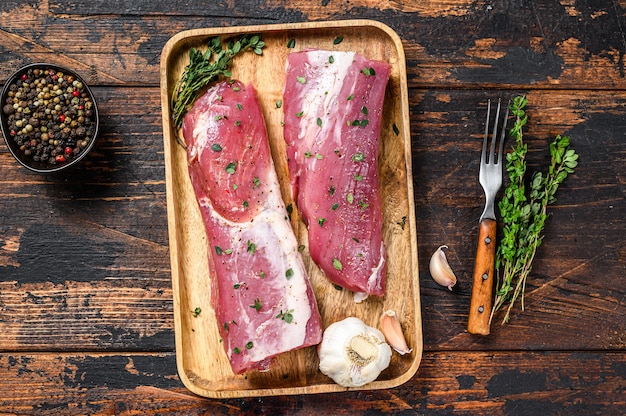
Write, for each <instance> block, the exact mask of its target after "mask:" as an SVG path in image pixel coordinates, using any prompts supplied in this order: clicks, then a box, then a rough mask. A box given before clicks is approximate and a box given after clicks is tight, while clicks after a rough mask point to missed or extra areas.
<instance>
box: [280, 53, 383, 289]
mask: <svg viewBox="0 0 626 416" xmlns="http://www.w3.org/2000/svg"><path fill="white" fill-rule="evenodd" d="M390 70H391V67H390V65H389V64H387V63H384V62H378V61H372V60H368V59H367V58H365V57H363V56H362V55H359V54H356V53H353V52H336V51H333V52H331V51H324V50H308V51H303V52H294V53H291V54H290V55H289V56H288V58H287V69H286V71H287V73H286V82H285V89H284V96H283V109H284V112H285V126H284V134H285V141H286V143H287V157H288V160H289V171H290V175H291V184H292V192H293V194H294V198H295V199H296V202H297V204H298V208H299V209H300V212H301V213H302V217H303V220H304V221H305V223H306V224H307V227H308V231H309V250H310V252H311V257H312V258H313V260H314V261H315V263H317V264H318V265H319V266H320V268H321V269H322V270H323V271H324V273H325V274H326V275H327V276H328V278H329V279H330V280H331V281H332V282H334V283H336V284H337V285H339V286H342V287H344V288H347V289H350V290H352V291H354V292H356V294H355V300H357V301H360V300H362V299H364V298H365V297H367V295H376V296H382V295H383V294H384V292H385V272H386V266H385V256H386V253H385V245H384V243H383V239H382V222H383V218H382V207H381V197H380V186H379V179H378V146H379V141H380V136H379V135H380V125H381V117H382V111H383V100H384V96H385V88H386V86H387V82H388V80H389V75H390Z"/></svg>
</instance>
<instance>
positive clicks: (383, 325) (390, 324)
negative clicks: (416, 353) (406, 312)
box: [380, 310, 413, 355]
mask: <svg viewBox="0 0 626 416" xmlns="http://www.w3.org/2000/svg"><path fill="white" fill-rule="evenodd" d="M380 330H381V332H382V333H383V334H384V335H385V338H386V339H387V342H388V343H389V345H391V347H392V348H393V349H394V350H396V352H398V353H399V354H400V355H404V354H409V353H410V352H411V351H413V350H412V349H410V348H409V346H408V345H407V344H406V339H405V338H404V333H403V332H402V326H401V325H400V320H399V319H398V315H396V313H395V311H392V310H388V311H385V312H383V316H382V317H381V318H380Z"/></svg>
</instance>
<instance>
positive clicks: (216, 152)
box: [183, 81, 322, 373]
mask: <svg viewBox="0 0 626 416" xmlns="http://www.w3.org/2000/svg"><path fill="white" fill-rule="evenodd" d="M183 136H184V137H185V142H186V144H187V157H188V164H189V174H190V177H191V182H192V184H193V187H194V191H195V195H196V198H197V201H198V204H199V207H200V210H201V213H202V217H203V220H204V224H205V227H206V232H207V237H208V252H209V255H208V256H209V269H210V272H211V275H212V276H213V277H214V278H212V279H211V285H212V286H211V289H212V302H213V306H214V309H215V312H216V316H217V320H218V323H219V326H220V332H221V336H222V339H223V344H224V348H225V351H226V354H227V355H228V358H229V360H230V363H231V366H232V369H233V371H234V372H235V373H243V372H245V371H247V370H250V369H260V370H266V369H268V368H269V367H268V366H269V361H270V359H271V358H272V357H274V356H276V355H277V354H280V353H283V352H286V351H290V350H293V349H297V348H302V347H305V346H310V345H315V344H318V343H319V342H320V341H321V335H322V328H321V319H320V315H319V312H318V309H317V303H316V300H315V297H314V295H313V291H312V288H311V285H310V283H309V280H308V276H307V273H306V270H305V267H304V263H303V261H302V258H301V256H300V253H299V252H298V242H297V240H296V237H295V235H294V233H293V230H292V228H291V224H290V222H289V218H288V214H287V210H286V209H285V204H284V202H283V200H282V196H281V193H280V188H279V184H278V179H277V176H276V171H275V169H274V164H273V161H272V158H271V154H270V149H269V143H268V139H267V133H266V129H265V122H264V119H263V115H262V113H261V109H260V107H259V105H258V102H257V98H256V92H255V90H254V88H253V87H252V85H249V86H247V87H245V86H244V85H243V84H241V83H240V82H236V81H235V82H232V81H231V82H221V83H219V84H217V85H215V86H213V87H212V88H210V89H209V90H208V91H207V92H206V93H205V94H204V95H203V96H202V97H200V98H199V99H198V100H197V101H196V103H195V104H194V107H193V109H192V110H191V111H190V112H189V113H188V114H187V115H186V116H185V119H184V122H183Z"/></svg>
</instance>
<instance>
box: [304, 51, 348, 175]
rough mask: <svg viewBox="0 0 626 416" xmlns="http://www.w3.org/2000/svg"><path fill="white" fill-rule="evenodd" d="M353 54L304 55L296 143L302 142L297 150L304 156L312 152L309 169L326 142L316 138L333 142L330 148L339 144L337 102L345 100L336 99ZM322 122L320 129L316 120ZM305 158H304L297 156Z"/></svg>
mask: <svg viewBox="0 0 626 416" xmlns="http://www.w3.org/2000/svg"><path fill="white" fill-rule="evenodd" d="M331 55H332V56H333V58H334V62H333V63H332V64H331V63H329V57H330V56H331ZM354 56H355V53H354V52H328V51H310V52H308V53H307V58H308V61H307V63H306V70H305V75H304V77H305V79H306V84H304V88H302V89H301V91H300V96H299V97H298V100H297V101H298V102H301V103H302V121H301V123H300V125H301V126H302V127H303V128H301V129H300V132H299V134H298V139H299V140H302V142H300V144H299V145H298V149H299V150H301V151H302V152H303V153H304V152H312V157H311V158H310V163H311V168H313V169H314V168H315V162H316V160H317V159H316V158H315V157H314V156H315V151H316V149H319V148H321V147H322V146H323V145H325V146H328V142H326V143H321V142H320V141H319V138H326V139H327V138H329V137H332V138H333V144H334V145H335V146H338V145H340V144H341V126H337V123H343V117H339V115H340V113H339V112H340V111H341V106H340V105H338V100H341V99H342V98H343V99H344V100H345V99H347V97H339V92H340V91H341V90H342V88H344V87H345V85H344V84H345V79H346V76H347V74H348V70H349V69H350V67H351V66H352V63H353V61H354ZM318 118H320V119H321V120H322V126H321V127H320V126H319V125H318V124H317V119H318ZM299 156H300V157H304V155H299Z"/></svg>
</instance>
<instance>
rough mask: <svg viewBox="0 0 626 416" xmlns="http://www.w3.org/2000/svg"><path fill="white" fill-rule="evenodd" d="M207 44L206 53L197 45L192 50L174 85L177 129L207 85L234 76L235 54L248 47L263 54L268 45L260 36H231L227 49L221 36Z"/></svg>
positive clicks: (211, 39) (172, 104) (174, 118)
mask: <svg viewBox="0 0 626 416" xmlns="http://www.w3.org/2000/svg"><path fill="white" fill-rule="evenodd" d="M207 44H208V48H207V50H206V52H204V53H202V51H200V50H198V49H196V48H191V49H190V50H189V65H187V66H186V67H185V70H184V71H183V73H182V75H181V77H180V79H179V80H178V81H177V82H176V85H175V86H174V91H173V93H172V100H171V103H170V106H171V109H172V118H173V121H174V125H175V126H176V128H177V129H178V128H180V126H181V125H182V124H183V117H184V116H185V114H186V113H187V111H188V110H189V108H190V107H191V106H192V105H193V103H194V101H195V100H196V98H197V97H198V95H199V94H200V91H202V89H203V88H204V87H206V86H207V85H208V84H209V83H211V82H213V81H215V80H216V79H217V78H218V77H219V76H225V77H230V76H231V75H232V74H231V72H230V70H229V66H230V63H231V62H232V60H233V58H234V57H235V56H237V55H239V54H240V53H243V52H245V51H247V50H252V51H253V52H254V53H256V54H257V55H262V54H263V47H265V42H264V41H263V39H262V38H261V36H260V35H243V36H241V37H240V38H239V39H230V40H228V42H227V45H226V49H224V47H223V46H222V41H221V39H220V37H219V36H215V37H212V38H210V39H209V40H208V42H207Z"/></svg>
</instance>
